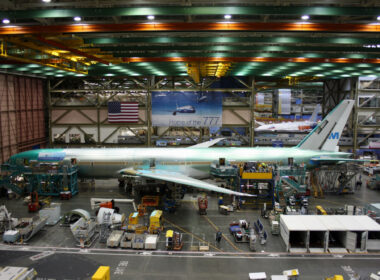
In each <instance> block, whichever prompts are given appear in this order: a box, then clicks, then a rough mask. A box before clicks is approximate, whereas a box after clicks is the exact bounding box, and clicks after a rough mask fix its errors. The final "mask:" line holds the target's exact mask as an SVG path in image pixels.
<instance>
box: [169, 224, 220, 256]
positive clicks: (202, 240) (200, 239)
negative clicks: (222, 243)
mask: <svg viewBox="0 0 380 280" xmlns="http://www.w3.org/2000/svg"><path fill="white" fill-rule="evenodd" d="M162 219H163V220H164V221H165V222H167V223H169V224H171V225H172V226H173V227H175V228H177V229H179V230H181V231H183V232H185V233H187V234H190V235H192V236H194V237H195V238H196V239H198V240H199V241H201V242H204V243H207V244H208V245H209V246H210V247H212V248H213V249H214V250H217V251H219V252H223V251H222V250H221V249H219V248H218V247H216V246H214V245H212V244H211V243H210V242H208V241H206V240H204V239H202V238H200V237H198V236H196V235H195V234H194V233H191V232H189V231H187V230H185V229H184V228H182V227H180V226H177V225H176V224H174V223H172V222H171V221H169V220H167V219H165V218H162Z"/></svg>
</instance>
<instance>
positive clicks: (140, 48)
mask: <svg viewBox="0 0 380 280" xmlns="http://www.w3.org/2000/svg"><path fill="white" fill-rule="evenodd" d="M94 47H96V48H98V47H97V46H94ZM100 49H101V50H102V51H105V52H119V53H126V52H139V53H141V51H160V52H167V51H176V50H177V51H188V50H192V51H198V50H199V51H231V52H240V51H268V52H269V51H270V52H279V51H291V52H296V51H297V52H309V51H311V52H314V51H317V52H339V53H340V54H342V52H344V53H347V52H357V53H378V54H379V55H380V45H379V48H365V47H342V46H339V47H335V46H334V47H320V46H288V45H285V46H266V45H255V46H242V45H232V46H231V45H229V46H225V45H224V46H207V45H201V46H197V45H186V46H185V45H174V46H173V45H170V46H165V47H162V46H157V45H152V46H138V45H135V46H115V47H114V46H112V47H100Z"/></svg>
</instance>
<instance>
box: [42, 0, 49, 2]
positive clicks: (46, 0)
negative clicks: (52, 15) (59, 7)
mask: <svg viewBox="0 0 380 280" xmlns="http://www.w3.org/2000/svg"><path fill="white" fill-rule="evenodd" d="M42 2H44V3H50V2H51V0H42Z"/></svg>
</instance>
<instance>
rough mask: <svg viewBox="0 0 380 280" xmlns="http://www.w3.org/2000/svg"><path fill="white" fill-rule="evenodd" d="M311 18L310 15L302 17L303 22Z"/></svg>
mask: <svg viewBox="0 0 380 280" xmlns="http://www.w3.org/2000/svg"><path fill="white" fill-rule="evenodd" d="M309 18H310V17H309V16H308V15H303V16H302V17H301V19H302V20H308V19H309Z"/></svg>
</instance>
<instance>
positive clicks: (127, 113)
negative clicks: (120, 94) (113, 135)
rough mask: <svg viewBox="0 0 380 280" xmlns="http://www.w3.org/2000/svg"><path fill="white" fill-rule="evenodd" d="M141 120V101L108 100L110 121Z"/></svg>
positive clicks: (134, 121) (129, 121)
mask: <svg viewBox="0 0 380 280" xmlns="http://www.w3.org/2000/svg"><path fill="white" fill-rule="evenodd" d="M138 121H139V103H137V102H119V101H112V102H108V122H110V123H137V122H138Z"/></svg>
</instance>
